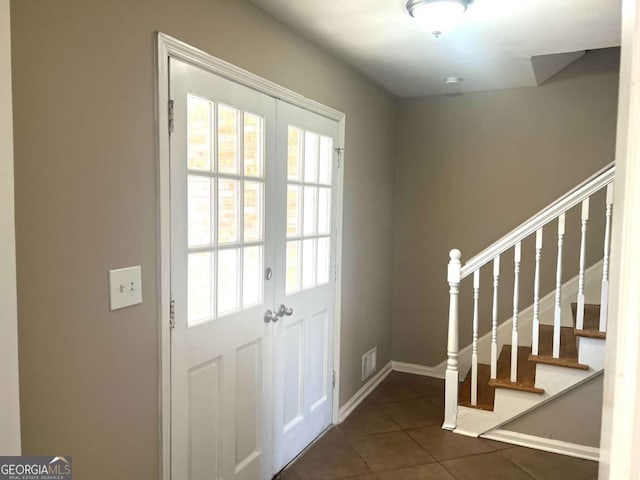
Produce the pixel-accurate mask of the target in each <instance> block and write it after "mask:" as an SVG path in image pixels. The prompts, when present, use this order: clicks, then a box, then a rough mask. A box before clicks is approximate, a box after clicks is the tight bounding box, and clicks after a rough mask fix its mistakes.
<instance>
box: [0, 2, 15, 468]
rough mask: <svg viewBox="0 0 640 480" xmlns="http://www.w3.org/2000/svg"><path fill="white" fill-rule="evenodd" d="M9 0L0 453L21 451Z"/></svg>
mask: <svg viewBox="0 0 640 480" xmlns="http://www.w3.org/2000/svg"><path fill="white" fill-rule="evenodd" d="M9 15H10V13H9V0H0V100H1V101H0V104H2V105H3V108H2V110H1V111H0V291H1V292H2V295H0V312H2V313H0V331H1V332H2V335H0V391H2V396H0V453H2V454H3V455H20V400H19V384H18V309H17V296H16V248H15V247H16V244H15V220H14V198H13V114H12V98H11V33H10V32H11V27H10V22H9Z"/></svg>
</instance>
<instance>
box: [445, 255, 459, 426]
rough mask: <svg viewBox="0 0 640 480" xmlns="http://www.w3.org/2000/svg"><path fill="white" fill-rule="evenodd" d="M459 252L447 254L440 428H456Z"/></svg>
mask: <svg viewBox="0 0 640 480" xmlns="http://www.w3.org/2000/svg"><path fill="white" fill-rule="evenodd" d="M461 256H462V254H461V253H460V250H456V249H454V250H451V252H449V267H448V270H447V281H448V282H449V336H448V342H447V372H446V374H445V394H444V424H443V425H442V428H445V429H447V430H453V429H455V428H456V417H457V415H458V381H459V378H458V376H459V373H458V294H459V291H460V269H461V263H460V257H461Z"/></svg>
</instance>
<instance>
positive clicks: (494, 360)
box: [491, 255, 500, 378]
mask: <svg viewBox="0 0 640 480" xmlns="http://www.w3.org/2000/svg"><path fill="white" fill-rule="evenodd" d="M499 277H500V255H498V256H497V257H496V258H494V259H493V312H492V313H493V315H492V317H491V318H492V321H491V378H496V377H497V376H498V282H499Z"/></svg>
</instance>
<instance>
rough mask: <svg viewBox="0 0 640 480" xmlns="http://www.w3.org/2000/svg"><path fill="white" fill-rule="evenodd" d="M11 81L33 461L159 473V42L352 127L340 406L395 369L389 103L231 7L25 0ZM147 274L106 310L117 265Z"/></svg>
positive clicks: (99, 471)
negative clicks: (157, 37)
mask: <svg viewBox="0 0 640 480" xmlns="http://www.w3.org/2000/svg"><path fill="white" fill-rule="evenodd" d="M11 14H12V21H13V32H12V42H13V70H14V72H13V85H14V99H15V112H14V118H15V151H16V157H15V164H16V210H17V241H18V252H17V255H18V287H19V299H18V304H19V315H20V329H19V341H20V375H21V394H22V398H21V407H22V414H23V415H22V431H23V442H22V445H23V449H24V453H25V454H53V453H56V452H64V453H66V454H71V455H73V456H74V466H75V468H76V474H77V476H78V478H91V479H93V480H101V479H105V480H106V479H113V478H122V479H135V480H150V479H155V478H157V473H158V450H159V445H158V429H159V425H158V329H157V322H158V312H157V308H156V303H157V300H158V299H157V293H156V290H155V288H154V286H155V285H157V282H158V270H157V255H158V244H157V226H158V225H157V220H156V208H157V201H156V196H157V194H158V192H157V189H156V157H155V135H154V93H153V85H154V68H153V59H154V56H153V55H154V47H153V45H154V43H153V42H154V35H153V33H154V31H156V30H159V31H162V32H165V33H168V34H170V35H173V36H176V37H178V38H180V39H181V40H184V41H186V42H188V43H190V44H192V45H195V46H197V47H199V48H201V49H203V50H205V51H207V52H209V53H211V54H213V55H216V56H218V57H221V58H223V59H225V60H227V61H229V62H231V63H234V64H236V65H238V66H240V67H243V68H246V69H248V70H250V71H252V72H254V73H256V74H258V75H261V76H264V77H266V78H268V79H269V80H272V81H274V82H277V83H279V84H282V85H284V86H285V87H288V88H290V89H292V90H295V91H297V92H299V93H301V94H304V95H305V96H307V97H310V98H313V99H315V100H317V101H319V102H322V103H325V104H327V105H330V106H332V107H334V108H336V109H339V110H341V111H343V112H345V113H346V115H347V132H346V149H347V151H346V166H345V211H344V225H345V227H344V238H345V244H344V270H343V271H344V277H343V297H342V298H343V302H344V303H343V312H342V317H343V326H342V349H341V357H342V364H341V366H342V370H341V373H342V376H341V384H340V387H341V388H340V393H341V395H340V397H341V399H340V401H341V403H344V401H345V400H346V399H348V398H350V397H351V396H352V395H353V394H354V393H355V392H356V391H357V390H358V388H359V387H360V386H361V382H360V359H361V358H360V357H361V355H362V354H363V353H364V352H365V351H367V350H369V349H370V348H372V347H374V346H377V347H378V355H379V358H378V362H379V365H384V364H385V363H387V362H388V361H389V360H390V358H391V352H390V347H391V341H390V339H391V282H392V253H393V251H392V241H393V188H394V167H393V163H394V158H395V150H394V135H395V127H394V126H395V114H396V106H395V100H394V99H393V98H392V97H391V96H390V95H388V94H387V93H385V92H384V91H382V90H381V89H380V88H379V87H377V86H375V85H373V84H372V83H371V82H370V81H368V80H366V79H364V78H363V77H362V76H361V75H360V74H358V73H356V72H355V71H354V70H352V69H351V68H349V67H347V66H345V65H344V64H343V63H341V62H339V61H337V60H336V59H334V58H333V57H331V56H329V55H327V54H325V53H324V52H323V51H321V50H320V49H318V48H316V47H314V46H313V45H311V44H310V43H309V42H307V41H305V40H304V39H302V38H300V37H299V36H297V35H295V34H293V33H291V32H290V31H288V30H287V29H286V28H284V27H283V26H282V25H281V24H279V23H277V22H276V21H274V20H273V19H271V18H270V17H268V16H267V15H266V14H264V13H263V12H262V11H260V10H258V9H257V8H255V7H254V6H252V5H251V4H250V3H249V2H246V1H239V0H181V1H175V0H136V1H130V0H109V1H104V0H56V1H55V2H48V1H41V0H15V1H13V2H11ZM137 264H141V265H142V271H143V279H142V280H143V284H144V285H145V287H144V302H143V304H142V305H140V306H137V307H133V308H129V309H125V310H122V311H119V312H114V313H110V312H109V310H108V293H107V271H108V270H109V269H111V268H116V267H121V266H127V265H137Z"/></svg>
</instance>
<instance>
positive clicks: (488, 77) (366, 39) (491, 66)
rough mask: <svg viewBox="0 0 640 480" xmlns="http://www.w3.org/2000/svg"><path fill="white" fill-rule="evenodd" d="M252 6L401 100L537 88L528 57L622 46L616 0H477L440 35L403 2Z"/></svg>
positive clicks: (304, 0) (321, 0)
mask: <svg viewBox="0 0 640 480" xmlns="http://www.w3.org/2000/svg"><path fill="white" fill-rule="evenodd" d="M252 1H253V3H255V4H256V5H258V6H259V7H260V8H262V9H263V10H265V11H266V12H268V13H269V14H270V15H272V16H273V17H275V18H276V19H277V20H279V21H280V22H282V23H284V24H285V25H288V26H289V27H290V28H292V29H294V30H295V31H297V32H299V33H300V34H302V35H303V36H305V37H307V38H309V39H311V40H312V41H314V42H316V43H318V44H319V45H321V46H323V47H325V48H326V49H328V50H329V51H331V52H333V53H335V54H336V55H337V56H339V57H341V58H343V59H344V60H345V61H347V62H348V63H350V64H352V65H353V66H354V67H355V68H357V69H358V70H360V71H361V72H363V73H364V74H365V75H367V76H368V77H369V78H371V79H372V80H374V81H375V82H377V83H379V84H380V85H382V86H384V87H385V88H386V89H387V90H388V91H390V92H391V93H393V94H394V95H396V96H398V97H413V96H422V95H436V94H442V93H459V92H472V91H481V90H496V89H501V88H515V87H527V86H535V85H537V83H536V76H535V73H534V69H533V67H532V62H531V57H534V56H538V55H549V54H557V53H566V52H577V51H584V50H590V49H596V48H604V47H613V46H618V45H620V16H621V15H620V11H621V2H620V0H475V1H474V2H473V3H472V4H471V5H470V6H469V8H468V10H467V12H466V13H465V14H464V18H463V20H462V22H461V23H460V24H459V25H458V26H457V27H456V28H455V29H454V30H453V31H451V32H448V33H446V34H444V35H442V36H441V37H440V38H434V37H433V35H432V34H430V33H428V32H425V31H423V30H421V29H420V28H419V27H418V26H417V25H416V24H415V22H414V21H413V19H412V18H411V17H410V16H409V14H408V13H407V11H406V9H405V4H406V0H252ZM578 56H579V55H568V56H565V57H566V58H567V59H568V60H567V62H569V59H571V58H573V59H575V58H577V57H578ZM558 58H560V57H558ZM549 63H551V64H558V65H559V66H558V68H562V67H563V66H564V65H561V63H562V62H561V61H555V62H547V64H549ZM565 65H566V64H565ZM448 76H458V77H461V78H463V81H462V82H461V83H460V84H458V85H454V86H448V85H446V84H445V83H444V78H445V77H448ZM539 77H540V75H539Z"/></svg>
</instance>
